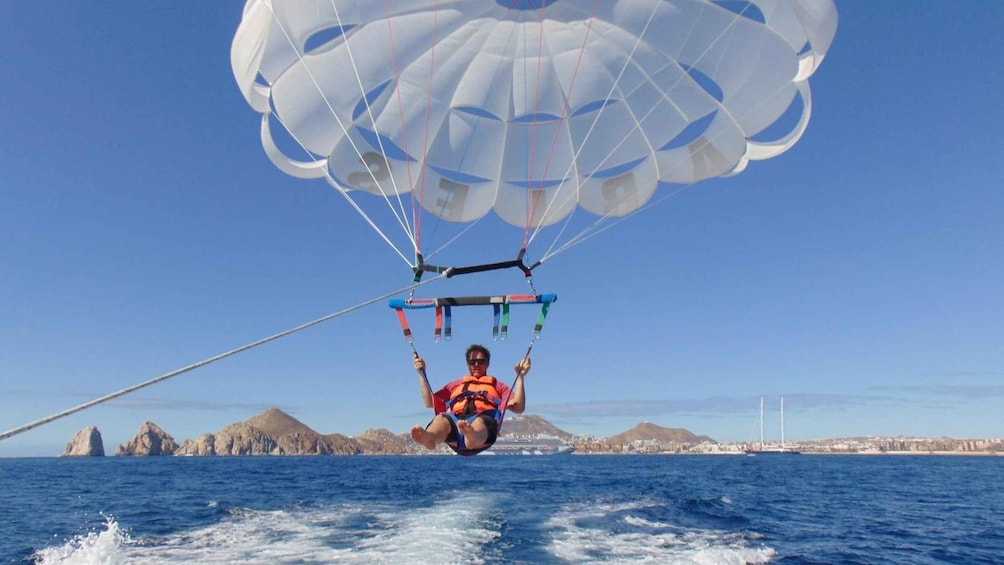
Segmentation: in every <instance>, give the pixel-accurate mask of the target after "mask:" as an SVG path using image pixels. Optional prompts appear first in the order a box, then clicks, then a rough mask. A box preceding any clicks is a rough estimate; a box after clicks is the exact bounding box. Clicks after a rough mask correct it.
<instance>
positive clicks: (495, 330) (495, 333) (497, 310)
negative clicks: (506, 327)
mask: <svg viewBox="0 0 1004 565" xmlns="http://www.w3.org/2000/svg"><path fill="white" fill-rule="evenodd" d="M492 310H493V311H494V315H495V317H494V319H493V321H492V339H496V340H497V339H498V338H499V316H500V313H501V311H502V309H501V307H500V306H499V305H498V304H492Z"/></svg>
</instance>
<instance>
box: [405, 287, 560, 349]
mask: <svg viewBox="0 0 1004 565" xmlns="http://www.w3.org/2000/svg"><path fill="white" fill-rule="evenodd" d="M557 299H558V296H557V295H556V294H510V295H498V296H455V297H446V298H411V299H407V300H405V299H394V300H391V301H390V303H389V306H390V307H391V308H394V309H395V310H396V311H397V317H398V319H399V320H400V322H401V328H402V329H403V330H404V332H405V334H404V337H405V339H407V340H408V341H409V342H411V341H412V335H411V329H410V328H409V327H408V321H407V317H406V316H405V313H404V310H417V309H420V308H435V309H436V327H435V340H436V341H439V340H440V339H442V338H444V337H445V338H446V339H448V340H449V339H451V338H452V337H453V312H452V307H453V306H486V305H491V306H492V310H493V314H494V319H493V323H492V337H493V338H495V339H506V338H507V337H508V333H509V308H510V306H511V305H513V304H541V305H542V306H541V312H540V315H539V316H538V317H537V323H536V325H535V326H534V328H533V333H534V335H535V336H537V335H539V334H540V331H541V329H542V328H543V326H544V320H545V318H546V317H547V312H548V310H549V309H550V307H551V303H552V302H554V301H556V300H557Z"/></svg>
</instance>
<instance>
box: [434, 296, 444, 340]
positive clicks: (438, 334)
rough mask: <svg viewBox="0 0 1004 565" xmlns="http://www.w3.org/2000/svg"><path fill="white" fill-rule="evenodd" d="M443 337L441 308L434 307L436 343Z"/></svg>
mask: <svg viewBox="0 0 1004 565" xmlns="http://www.w3.org/2000/svg"><path fill="white" fill-rule="evenodd" d="M442 337H443V307H442V306H439V305H436V336H435V340H436V341H437V342H438V341H439V340H440V339H441V338H442Z"/></svg>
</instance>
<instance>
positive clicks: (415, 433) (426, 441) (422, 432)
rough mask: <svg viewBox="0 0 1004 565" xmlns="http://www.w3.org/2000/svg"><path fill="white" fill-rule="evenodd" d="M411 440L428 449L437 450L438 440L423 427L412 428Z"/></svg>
mask: <svg viewBox="0 0 1004 565" xmlns="http://www.w3.org/2000/svg"><path fill="white" fill-rule="evenodd" d="M411 439H413V440H415V443H417V444H420V445H421V446H422V447H424V448H426V449H436V439H435V438H433V437H432V434H430V433H429V431H428V430H426V429H425V428H423V427H422V426H413V427H412V428H411Z"/></svg>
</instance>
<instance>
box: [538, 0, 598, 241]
mask: <svg viewBox="0 0 1004 565" xmlns="http://www.w3.org/2000/svg"><path fill="white" fill-rule="evenodd" d="M599 1H600V0H595V2H594V3H593V10H592V13H591V14H590V17H589V19H588V23H587V24H586V32H585V33H584V34H583V36H582V46H581V47H580V48H579V56H578V58H577V59H576V61H575V70H573V71H572V80H571V82H570V83H569V85H568V91H567V92H566V93H565V94H564V103H563V104H562V110H561V112H562V115H561V118H560V120H565V121H567V120H568V119H569V117H570V115H571V111H570V110H571V108H570V107H569V105H568V99H569V98H571V97H572V92H574V91H575V83H576V81H577V79H578V78H579V70H580V69H581V68H582V57H583V55H585V52H586V45H587V43H588V41H589V34H590V33H591V32H592V30H593V20H594V19H595V17H596V12H597V9H598V7H599ZM541 27H543V26H541ZM607 98H608V99H609V94H608V95H607ZM600 111H602V108H601V110H600ZM594 123H595V122H594ZM568 125H569V126H570V124H568ZM569 130H571V128H570V127H569ZM560 131H561V130H560V128H558V129H555V132H554V137H553V138H552V139H551V148H550V149H549V150H548V152H547V162H546V163H545V164H544V172H543V174H542V175H541V178H545V177H546V176H547V173H548V171H550V170H551V160H552V159H553V157H554V150H555V148H556V147H557V145H558V137H559V135H560ZM576 156H577V155H576ZM574 167H575V163H574V160H573V162H572V163H571V164H570V165H569V168H568V170H566V171H565V173H564V175H563V176H562V177H561V178H563V179H564V178H568V174H569V173H570V172H571V171H572V168H574ZM576 178H578V175H576ZM561 190H562V189H561V188H560V187H559V188H558V191H561ZM575 192H578V187H577V186H576V191H575ZM575 192H573V195H574V194H575ZM540 196H543V194H542V193H541V194H539V195H538V198H536V200H535V202H534V206H533V209H532V210H531V211H530V216H529V219H528V221H527V226H528V228H527V229H528V230H529V225H530V224H532V223H533V218H534V217H535V216H536V213H537V205H538V204H539V201H540ZM555 200H557V194H555V198H554V199H552V200H551V202H548V203H547V205H546V206H545V207H544V213H543V214H541V215H540V219H539V220H538V221H537V223H536V225H535V226H534V229H533V234H532V235H530V234H529V233H527V234H524V240H523V247H528V246H529V245H530V243H531V242H532V241H533V240H534V239H536V238H537V234H538V233H539V232H540V230H541V227H542V226H543V225H544V222H545V221H546V219H547V213H548V212H550V211H551V205H552V204H553V203H554V201H555ZM568 200H569V198H568V197H566V198H565V202H567V201H568ZM566 225H567V223H566ZM528 235H529V237H527V236H528ZM558 235H559V236H560V233H559V234H558ZM552 245H553V244H552Z"/></svg>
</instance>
